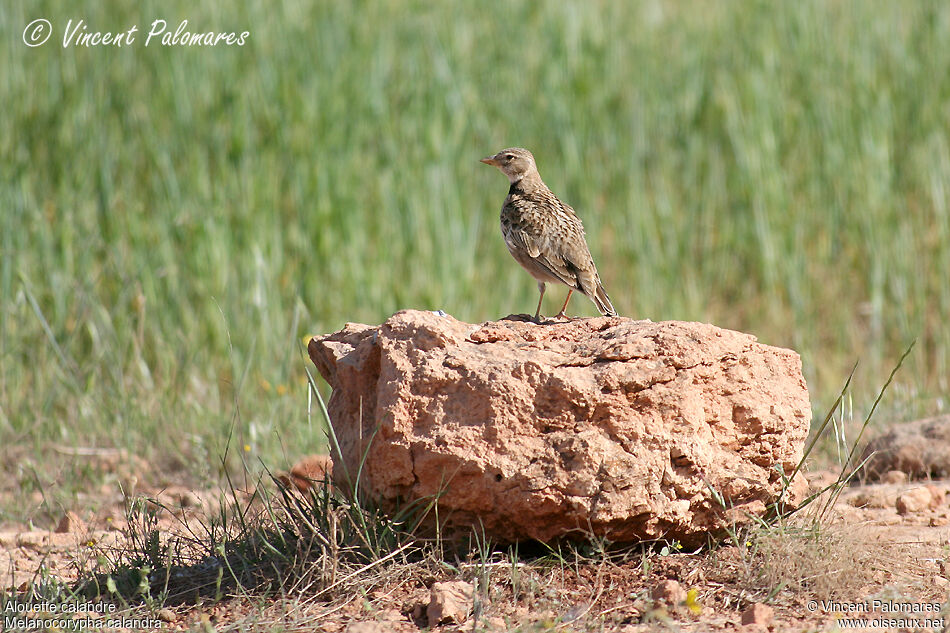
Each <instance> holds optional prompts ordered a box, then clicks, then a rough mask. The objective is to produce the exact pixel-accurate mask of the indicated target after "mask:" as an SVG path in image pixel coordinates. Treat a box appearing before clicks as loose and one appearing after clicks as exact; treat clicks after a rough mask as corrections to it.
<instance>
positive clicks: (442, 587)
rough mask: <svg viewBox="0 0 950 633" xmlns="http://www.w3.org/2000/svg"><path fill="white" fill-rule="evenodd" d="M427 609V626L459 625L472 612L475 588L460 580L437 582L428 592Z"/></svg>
mask: <svg viewBox="0 0 950 633" xmlns="http://www.w3.org/2000/svg"><path fill="white" fill-rule="evenodd" d="M429 596H430V597H429V607H428V609H426V616H427V617H428V618H429V626H430V627H433V626H438V625H439V624H447V623H452V624H461V623H462V622H464V621H465V620H466V619H467V618H468V615H469V614H470V613H471V612H472V606H473V603H474V598H475V587H473V586H472V585H471V584H470V583H467V582H464V581H462V580H456V581H452V582H437V583H435V584H434V585H432V589H431V590H430V592H429Z"/></svg>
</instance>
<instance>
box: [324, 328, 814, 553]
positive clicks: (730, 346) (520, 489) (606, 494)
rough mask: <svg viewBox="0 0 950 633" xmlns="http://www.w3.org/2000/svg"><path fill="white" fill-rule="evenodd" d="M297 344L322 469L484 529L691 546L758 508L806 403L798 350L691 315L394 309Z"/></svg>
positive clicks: (518, 536)
mask: <svg viewBox="0 0 950 633" xmlns="http://www.w3.org/2000/svg"><path fill="white" fill-rule="evenodd" d="M309 351H310V357H311V359H313V362H314V364H315V365H316V366H317V369H318V370H319V371H320V374H321V375H322V376H323V377H324V378H325V379H326V380H327V381H328V382H329V383H330V385H331V386H332V388H333V395H332V397H331V398H330V401H329V404H328V409H329V413H330V419H331V421H332V424H333V428H334V432H335V435H336V437H337V439H338V442H339V452H335V454H334V455H333V459H334V464H333V473H334V477H335V479H336V480H337V481H338V482H346V483H348V485H350V486H352V484H353V482H355V481H356V480H357V479H358V481H359V486H360V487H361V489H362V491H363V492H364V493H366V494H368V495H369V496H370V497H372V498H373V499H375V500H377V501H378V502H380V503H382V504H383V506H384V507H394V506H395V505H397V504H400V503H406V502H411V501H414V500H420V499H431V498H434V497H438V503H439V513H438V516H439V520H440V521H442V522H443V524H444V526H453V525H478V526H481V527H480V528H479V529H482V528H483V529H484V531H485V533H486V534H487V535H489V536H491V537H493V538H494V539H496V540H500V541H516V540H523V539H539V540H541V541H549V540H552V539H555V538H558V537H562V536H568V535H581V534H589V533H592V534H595V535H602V536H605V537H607V538H608V539H611V540H613V541H635V540H645V539H658V538H666V539H679V540H681V541H683V542H685V543H694V542H700V541H703V540H705V535H706V534H707V533H708V532H718V531H721V530H722V529H723V528H725V527H728V526H729V525H732V524H734V523H742V522H744V521H747V520H748V518H749V516H750V515H752V516H755V515H762V514H763V512H765V510H766V504H768V503H770V502H771V501H773V500H775V499H776V498H777V495H778V494H779V492H780V490H781V489H782V484H783V478H784V477H785V476H787V475H791V474H792V472H793V471H794V469H795V467H796V465H797V464H798V462H799V460H800V459H801V456H802V449H803V445H804V441H805V438H806V436H807V434H808V425H809V419H810V416H811V413H810V405H809V400H808V391H807V388H806V386H805V381H804V379H803V378H802V374H801V361H800V359H799V356H798V354H796V353H795V352H792V351H790V350H786V349H780V348H775V347H769V346H766V345H761V344H759V343H757V342H756V340H755V337H753V336H750V335H748V334H741V333H739V332H732V331H729V330H723V329H720V328H717V327H714V326H711V325H705V324H701V323H680V322H665V323H652V322H650V321H634V320H631V319H626V318H621V317H599V318H593V319H578V320H573V321H569V322H558V323H549V324H543V325H536V324H534V323H531V322H527V321H526V320H524V319H523V318H521V317H509V318H508V319H505V320H502V321H497V322H488V323H483V324H480V325H472V324H469V323H462V322H460V321H457V320H456V319H454V318H452V317H450V316H443V315H441V314H437V313H432V312H418V311H404V312H399V313H396V314H395V315H393V316H392V317H391V318H390V319H389V320H387V321H386V322H385V323H383V324H382V325H380V326H378V327H371V326H368V325H359V324H352V323H350V324H347V325H346V326H345V327H344V328H343V329H342V330H340V331H339V332H336V333H334V334H330V335H327V336H322V337H318V338H314V339H313V340H311V341H310V345H309ZM364 455H365V462H364V463H362V467H361V461H362V460H363V458H364ZM797 479H798V480H797V481H796V482H794V483H795V485H793V486H791V489H792V490H794V491H795V493H786V495H785V499H787V500H788V501H789V502H790V503H792V504H794V503H795V502H796V501H797V500H798V497H799V496H800V495H801V494H802V491H803V490H804V489H805V488H806V486H805V485H804V479H803V478H801V475H800V474H799V475H798V477H797Z"/></svg>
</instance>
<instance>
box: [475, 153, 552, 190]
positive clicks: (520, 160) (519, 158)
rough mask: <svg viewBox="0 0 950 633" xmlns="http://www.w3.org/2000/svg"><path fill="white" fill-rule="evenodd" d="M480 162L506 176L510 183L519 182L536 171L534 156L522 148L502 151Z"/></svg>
mask: <svg viewBox="0 0 950 633" xmlns="http://www.w3.org/2000/svg"><path fill="white" fill-rule="evenodd" d="M482 162H483V163H485V164H486V165H494V166H495V167H497V168H498V169H500V170H501V173H503V174H504V175H506V176H508V180H509V182H511V183H516V182H519V181H521V180H522V179H523V178H524V177H525V176H527V175H529V174H532V173H536V172H537V170H538V167H537V165H535V163H534V156H532V155H531V152H529V151H528V150H526V149H524V148H522V147H509V148H508V149H503V150H501V151H500V152H498V153H497V154H495V155H494V156H489V157H487V158H483V159H482Z"/></svg>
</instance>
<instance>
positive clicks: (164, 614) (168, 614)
mask: <svg viewBox="0 0 950 633" xmlns="http://www.w3.org/2000/svg"><path fill="white" fill-rule="evenodd" d="M158 619H159V620H161V621H162V622H174V621H176V620H177V619H178V614H177V613H175V612H174V611H172V610H171V609H168V608H166V609H159V611H158Z"/></svg>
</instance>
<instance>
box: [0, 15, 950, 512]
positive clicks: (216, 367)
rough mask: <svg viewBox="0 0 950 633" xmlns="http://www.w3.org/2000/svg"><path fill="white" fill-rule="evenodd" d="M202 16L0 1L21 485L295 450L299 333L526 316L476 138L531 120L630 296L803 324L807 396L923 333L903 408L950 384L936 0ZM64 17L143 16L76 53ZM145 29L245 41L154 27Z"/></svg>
mask: <svg viewBox="0 0 950 633" xmlns="http://www.w3.org/2000/svg"><path fill="white" fill-rule="evenodd" d="M192 5H193V3H189V2H155V1H152V2H142V3H114V2H110V3H100V2H91V1H84V2H76V3H69V4H68V5H65V4H63V3H56V2H40V3H34V4H32V5H30V6H29V7H27V6H26V3H20V2H13V3H3V4H2V5H0V33H2V35H3V37H2V41H0V68H2V72H0V103H3V104H4V106H3V110H4V112H3V115H2V118H0V446H2V447H3V448H2V449H0V453H2V454H3V455H4V463H5V465H4V469H5V470H6V472H7V477H6V478H7V480H8V481H11V482H12V484H10V485H14V486H20V487H21V488H23V489H29V488H30V487H42V486H44V485H45V484H48V483H53V482H54V481H55V482H56V483H58V484H67V483H69V482H81V481H83V476H84V473H83V470H82V468H83V466H82V464H83V462H82V460H81V459H73V458H71V457H68V456H64V455H68V453H69V451H68V450H64V447H65V448H73V449H74V448H76V447H93V448H102V447H118V448H125V449H128V450H129V451H130V452H132V453H135V454H138V455H142V456H144V457H147V458H149V459H152V460H154V461H155V462H156V463H157V464H161V465H163V466H164V467H167V468H169V469H174V468H178V469H179V470H181V471H182V472H185V473H187V474H188V476H189V477H191V478H192V479H193V480H200V479H202V478H205V477H207V478H214V477H215V476H216V474H217V472H218V471H219V469H220V468H221V463H222V460H225V461H227V462H229V463H236V464H237V463H239V462H238V461H237V460H244V461H245V462H247V463H249V464H250V465H251V466H252V467H255V468H256V467H257V464H258V463H259V460H262V461H263V463H265V464H267V465H268V466H270V467H273V468H280V467H282V466H284V465H286V463H287V461H288V460H293V459H294V458H295V457H297V456H299V455H300V454H302V453H306V452H312V451H313V450H314V449H319V448H320V447H321V446H322V445H323V443H324V441H325V438H324V435H323V430H322V420H321V419H320V418H319V416H317V415H316V414H314V415H313V416H309V415H308V410H307V407H308V398H307V385H306V376H305V369H306V367H307V366H308V364H309V361H308V360H307V359H306V353H305V351H304V349H303V344H302V339H303V337H304V336H306V335H307V334H312V333H321V332H328V331H332V330H335V329H337V328H339V327H340V326H342V325H343V323H344V322H346V321H362V322H367V323H378V322H380V321H382V320H383V319H385V318H386V317H388V316H389V315H390V314H391V313H393V312H395V311H397V310H400V309H404V308H421V309H443V310H445V311H447V312H449V313H451V314H453V315H454V316H456V317H457V318H459V319H463V320H470V321H481V320H489V319H495V318H498V317H501V316H505V315H507V314H509V313H512V312H533V310H534V305H535V300H536V296H537V295H536V292H537V290H536V288H535V284H534V282H533V280H531V279H530V277H529V276H528V275H527V274H525V273H524V272H523V271H522V270H521V269H520V267H519V266H517V264H515V262H514V261H513V260H511V258H510V256H509V255H508V253H507V251H506V249H505V247H504V244H503V241H502V239H501V236H500V233H499V230H498V211H499V208H500V205H501V202H502V200H503V198H504V196H505V193H506V191H507V183H506V182H505V181H504V178H503V177H502V176H501V175H500V174H499V173H497V171H496V170H494V169H491V168H489V167H486V166H485V165H481V164H479V162H478V159H479V158H481V157H482V156H485V155H487V154H489V153H492V152H495V151H497V150H499V149H501V148H502V147H505V146H509V145H522V146H526V147H528V148H530V149H532V150H533V151H534V153H535V155H536V157H537V159H538V163H539V165H540V169H541V173H542V175H543V176H544V178H545V180H546V181H547V182H548V184H549V185H550V186H551V187H552V189H553V190H554V191H555V192H556V193H558V195H559V196H560V197H561V198H562V199H564V200H565V201H567V202H568V203H570V204H572V205H573V206H574V207H575V208H576V209H577V210H578V212H579V214H580V215H581V217H582V218H583V220H584V221H585V224H586V228H587V233H588V239H589V242H590V244H591V249H592V251H593V253H594V256H595V260H596V261H597V262H598V266H599V268H600V271H601V275H602V277H603V279H604V282H605V285H606V287H607V289H608V290H609V292H610V294H611V297H612V298H613V301H614V304H615V305H616V306H617V308H618V310H619V311H620V312H621V314H624V315H627V316H632V317H638V318H650V319H653V320H665V319H683V320H701V321H709V322H712V323H715V324H717V325H720V326H722V327H727V328H734V329H739V330H744V331H748V332H751V333H753V334H755V335H757V336H758V337H759V339H760V340H761V341H763V342H766V343H769V344H774V345H780V346H787V347H792V348H794V349H796V350H798V351H799V352H800V353H801V354H802V357H803V361H804V364H805V374H806V378H807V379H808V383H809V387H810V390H811V394H812V401H813V405H814V407H815V410H816V411H821V412H823V411H824V410H825V409H827V407H828V406H829V405H830V403H831V401H832V400H833V399H834V397H835V396H836V395H837V392H838V391H839V390H840V389H841V387H842V385H843V384H844V382H845V380H846V378H847V376H848V373H849V372H850V369H851V367H852V365H853V364H854V363H855V362H856V361H858V362H859V366H858V370H857V373H856V377H855V382H854V386H853V389H852V391H851V393H850V398H849V401H850V403H851V408H852V409H853V410H854V415H855V417H856V418H857V417H860V415H861V414H862V413H863V412H865V411H867V410H868V408H869V407H870V404H871V402H872V401H873V398H874V396H875V395H876V393H877V390H878V389H879V387H880V385H881V384H882V383H883V381H884V380H885V379H886V377H887V375H888V373H889V372H890V370H891V369H892V368H893V366H894V364H895V363H896V361H897V359H898V358H899V356H900V354H901V353H902V352H903V351H904V349H906V347H907V346H908V345H909V344H910V342H911V341H913V340H915V339H916V340H917V341H918V344H917V346H916V348H915V349H914V351H913V353H912V354H911V356H910V357H909V359H908V361H907V362H906V364H905V366H904V367H903V368H902V369H901V372H900V373H899V374H898V376H897V379H896V381H895V385H894V388H893V390H892V391H890V392H889V393H888V395H887V397H886V399H885V402H884V408H883V411H884V414H883V415H882V416H881V419H882V420H886V421H889V420H893V419H899V418H905V417H911V416H914V415H921V414H925V413H931V412H936V411H940V410H945V409H946V408H947V406H948V404H947V401H946V395H947V394H948V392H950V386H948V376H950V371H948V367H950V325H948V323H950V281H948V278H950V211H948V199H950V139H948V132H950V107H948V103H950V74H948V69H950V46H947V42H950V5H947V4H946V3H940V2H916V3H910V4H902V3H891V2H863V1H853V2H807V1H806V2H784V3H768V2H711V3H703V2H693V3H691V2H675V3H666V2H658V1H657V2H647V1H645V2H640V3H612V2H571V3H554V2H551V3H534V2H528V1H524V2H503V3H502V2H497V3H491V2H489V3H481V2H479V3H470V2H450V3H429V2H411V1H406V2H402V1H392V2H383V3H367V2H353V3H348V2H329V1H326V2H325V1H318V2H315V3H304V2H263V1H257V2H248V3H243V4H242V5H241V6H240V7H239V8H230V7H229V8H228V9H223V8H218V7H217V6H215V5H213V4H212V3H201V5H200V6H192ZM37 17H45V18H47V19H49V20H50V21H51V22H52V24H53V27H54V33H53V36H52V38H51V40H50V41H49V42H48V43H47V44H46V45H45V46H42V47H39V48H28V47H27V46H25V45H24V43H23V40H22V32H23V29H24V27H25V26H26V25H27V24H28V23H29V22H30V21H31V20H33V19H34V18H37ZM70 18H72V19H74V20H75V19H79V18H82V19H83V20H84V21H85V23H86V24H87V25H88V28H89V30H90V31H97V30H98V31H124V30H126V29H128V28H129V27H130V26H131V25H133V24H135V25H138V28H139V32H140V35H139V39H138V40H137V41H136V43H135V44H134V45H133V46H128V47H123V48H108V47H100V48H88V49H87V48H75V47H69V48H64V47H63V46H62V31H63V29H64V28H65V25H66V21H67V20H68V19H70ZM156 18H162V19H165V20H166V21H167V22H168V24H169V26H170V28H174V26H175V25H177V24H178V22H180V21H181V20H182V19H187V20H188V21H189V27H190V28H191V29H192V30H195V31H209V30H213V31H238V32H240V31H243V30H248V31H250V37H249V39H248V42H247V44H246V45H245V46H243V47H223V46H219V47H215V48H191V49H189V48H180V47H175V48H163V47H160V46H157V45H156V44H155V43H154V42H153V43H152V45H150V46H149V47H148V48H146V47H145V46H144V42H143V40H144V32H147V30H148V27H149V24H150V23H151V21H152V20H154V19H156ZM551 295H552V296H551V297H550V299H549V300H548V301H547V302H546V310H547V312H548V313H551V312H553V311H555V310H556V309H557V304H558V303H559V302H560V301H561V300H563V296H564V295H563V289H562V290H558V291H557V292H551ZM572 307H573V311H574V313H575V314H581V315H593V314H594V309H593V306H592V304H590V302H588V301H587V300H586V299H584V298H583V297H577V298H575V299H574V300H573V302H572ZM51 464H52V465H53V467H50V465H51ZM21 510H22V511H23V512H26V510H24V509H22V508H21ZM3 518H4V516H3V515H0V521H2V520H3ZM7 518H10V517H9V515H8V516H7Z"/></svg>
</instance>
